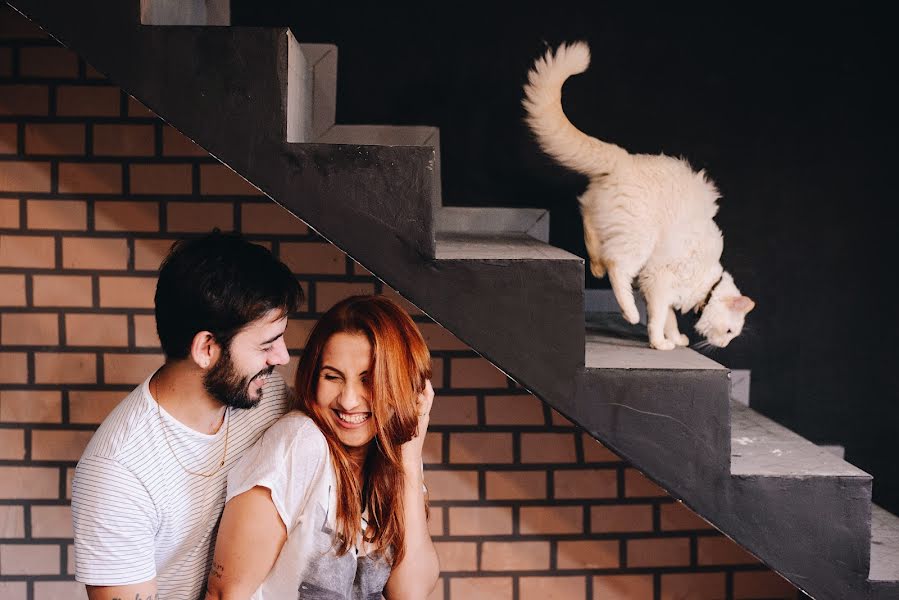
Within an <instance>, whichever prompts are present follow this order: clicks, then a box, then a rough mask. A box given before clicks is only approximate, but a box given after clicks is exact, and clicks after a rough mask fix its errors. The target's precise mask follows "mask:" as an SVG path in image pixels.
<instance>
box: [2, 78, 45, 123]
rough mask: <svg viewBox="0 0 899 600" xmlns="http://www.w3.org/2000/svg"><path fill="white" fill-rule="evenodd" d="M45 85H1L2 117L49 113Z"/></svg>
mask: <svg viewBox="0 0 899 600" xmlns="http://www.w3.org/2000/svg"><path fill="white" fill-rule="evenodd" d="M49 107H50V101H49V94H48V93H47V86H45V85H17V84H13V85H0V116H7V115H18V116H39V115H46V114H47V113H48V112H49Z"/></svg>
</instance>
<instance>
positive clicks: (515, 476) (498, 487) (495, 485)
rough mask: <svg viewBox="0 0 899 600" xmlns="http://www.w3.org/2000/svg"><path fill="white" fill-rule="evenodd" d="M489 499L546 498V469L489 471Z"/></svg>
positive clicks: (487, 481)
mask: <svg viewBox="0 0 899 600" xmlns="http://www.w3.org/2000/svg"><path fill="white" fill-rule="evenodd" d="M486 484H487V499H488V500H539V499H543V498H546V472H545V471H488V472H487V475H486Z"/></svg>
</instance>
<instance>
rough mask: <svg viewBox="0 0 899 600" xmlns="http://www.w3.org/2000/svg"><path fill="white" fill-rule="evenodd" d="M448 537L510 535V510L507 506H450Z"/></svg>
mask: <svg viewBox="0 0 899 600" xmlns="http://www.w3.org/2000/svg"><path fill="white" fill-rule="evenodd" d="M449 525H450V531H449V532H450V535H478V536H480V535H510V534H511V533H512V509H511V507H508V506H451V507H450V508H449Z"/></svg>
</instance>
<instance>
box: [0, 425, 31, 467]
mask: <svg viewBox="0 0 899 600" xmlns="http://www.w3.org/2000/svg"><path fill="white" fill-rule="evenodd" d="M24 458H25V432H24V431H23V430H22V429H0V459H2V460H22V459H24Z"/></svg>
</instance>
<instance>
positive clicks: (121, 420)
mask: <svg viewBox="0 0 899 600" xmlns="http://www.w3.org/2000/svg"><path fill="white" fill-rule="evenodd" d="M150 408H151V407H150V404H149V403H148V402H147V399H146V398H145V396H144V393H143V384H141V385H139V386H137V387H136V388H135V389H134V390H132V392H131V393H130V394H128V395H126V396H124V398H123V399H122V401H121V402H119V403H118V405H116V407H115V408H113V409H112V411H111V412H110V413H109V414H108V415H107V416H106V418H105V419H103V422H102V423H101V424H100V426H99V427H98V428H97V431H96V432H94V435H93V437H92V438H91V440H90V442H89V443H88V445H87V447H86V448H85V450H84V454H83V455H82V458H86V457H100V458H108V459H113V460H115V459H116V458H117V457H118V454H119V453H120V452H121V451H122V450H123V449H124V448H125V447H127V446H128V445H129V444H130V443H131V442H132V441H133V440H135V439H136V438H138V437H139V436H142V435H143V434H145V433H146V426H145V425H146V421H147V419H148V418H150V416H151V410H150Z"/></svg>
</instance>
